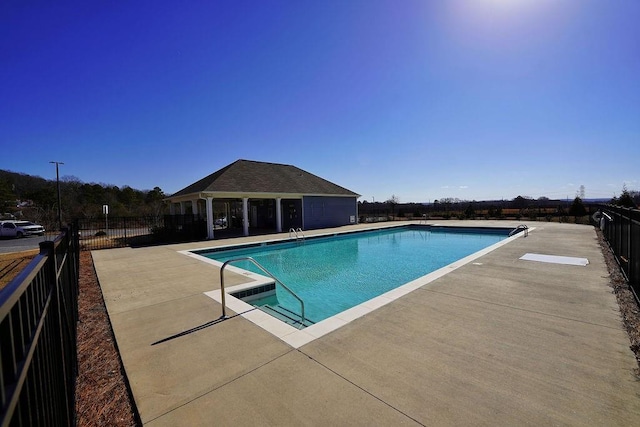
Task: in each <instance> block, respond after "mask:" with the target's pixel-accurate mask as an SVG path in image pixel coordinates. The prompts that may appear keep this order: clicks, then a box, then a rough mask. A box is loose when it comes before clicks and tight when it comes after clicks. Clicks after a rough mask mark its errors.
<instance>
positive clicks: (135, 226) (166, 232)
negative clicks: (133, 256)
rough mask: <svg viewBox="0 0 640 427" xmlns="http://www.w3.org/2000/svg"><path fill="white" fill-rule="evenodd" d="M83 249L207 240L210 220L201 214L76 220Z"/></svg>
mask: <svg viewBox="0 0 640 427" xmlns="http://www.w3.org/2000/svg"><path fill="white" fill-rule="evenodd" d="M75 227H76V228H77V230H78V233H79V235H80V249H82V250H95V249H109V248H123V247H127V246H144V245H150V244H159V243H176V242H186V241H193V240H203V239H206V237H207V229H206V228H207V227H206V219H205V218H203V217H201V216H200V215H190V214H187V215H165V216H162V217H116V218H111V217H109V218H82V219H77V220H76V221H75Z"/></svg>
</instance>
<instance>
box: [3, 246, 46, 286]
mask: <svg viewBox="0 0 640 427" xmlns="http://www.w3.org/2000/svg"><path fill="white" fill-rule="evenodd" d="M38 252H39V250H38V249H31V250H28V251H22V252H11V253H8V254H0V290H2V289H4V287H5V286H7V285H8V284H9V282H11V280H13V278H14V277H16V276H17V275H18V273H20V272H21V271H22V270H23V269H24V268H25V267H26V266H27V264H28V263H29V261H31V260H32V259H33V258H34V257H35V256H36V255H38Z"/></svg>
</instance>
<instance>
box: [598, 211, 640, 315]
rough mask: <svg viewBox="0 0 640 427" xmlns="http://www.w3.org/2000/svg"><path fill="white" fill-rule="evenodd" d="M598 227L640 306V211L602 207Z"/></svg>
mask: <svg viewBox="0 0 640 427" xmlns="http://www.w3.org/2000/svg"><path fill="white" fill-rule="evenodd" d="M600 212H601V213H602V214H601V216H599V217H597V218H596V219H597V220H598V226H599V227H600V229H601V230H602V232H603V235H604V237H605V239H607V242H608V243H609V246H610V247H611V250H612V251H613V253H614V254H615V256H616V260H617V261H618V264H620V267H621V269H622V271H623V272H624V274H625V276H626V278H627V280H628V281H629V285H630V286H631V289H632V291H633V293H634V295H635V297H636V301H638V303H639V304H640V298H639V296H640V210H638V209H629V208H623V207H619V206H611V205H602V206H600Z"/></svg>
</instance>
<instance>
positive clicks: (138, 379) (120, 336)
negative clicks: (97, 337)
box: [93, 221, 640, 426]
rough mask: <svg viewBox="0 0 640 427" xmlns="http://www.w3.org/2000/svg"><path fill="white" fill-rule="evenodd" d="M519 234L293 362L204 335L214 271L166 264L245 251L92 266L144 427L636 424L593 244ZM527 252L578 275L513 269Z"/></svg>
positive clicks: (173, 251) (559, 232)
mask: <svg viewBox="0 0 640 427" xmlns="http://www.w3.org/2000/svg"><path fill="white" fill-rule="evenodd" d="M443 223H444V222H443ZM446 224H447V225H462V226H473V225H476V226H501V227H504V226H513V227H515V226H516V225H518V224H517V223H508V222H491V221H478V222H474V221H464V222H456V221H446ZM529 226H530V227H536V229H535V230H534V231H532V232H531V233H530V234H529V237H527V238H518V239H516V240H514V241H513V242H511V243H508V244H507V245H504V246H502V247H500V248H498V249H496V250H495V251H493V252H491V253H489V254H487V255H484V256H482V257H481V258H479V259H477V260H475V261H474V262H473V263H470V264H466V265H464V266H462V267H460V268H458V269H456V270H454V271H452V272H451V273H449V274H447V275H445V276H443V277H441V278H439V279H436V280H435V281H433V282H431V283H429V284H427V285H425V286H423V287H421V288H420V289H418V290H416V291H414V292H412V293H411V294H409V295H406V296H404V297H402V298H400V299H398V300H396V301H394V302H392V303H390V304H388V305H386V306H384V307H381V308H380V309H378V310H376V311H374V312H372V313H370V314H368V315H365V316H364V317H361V318H359V319H356V320H355V321H353V322H351V323H349V324H348V325H346V326H344V327H342V328H341V329H338V330H336V331H334V332H331V333H329V334H327V335H325V336H323V337H321V338H319V339H317V340H315V341H312V342H310V343H309V344H306V345H304V346H302V347H300V348H298V349H294V348H292V347H290V346H289V345H287V344H285V343H284V342H283V341H281V340H280V339H278V338H276V337H274V336H273V335H271V334H270V333H268V332H266V331H264V330H263V329H261V328H259V327H258V326H256V325H254V324H253V323H251V322H249V321H247V320H246V319H244V318H243V317H241V316H237V317H233V318H231V319H228V320H225V321H222V322H218V323H216V322H214V321H215V320H216V319H218V317H219V316H220V314H221V307H220V305H219V304H218V303H216V302H215V301H214V300H212V299H211V298H209V297H207V296H205V295H204V294H203V293H204V292H206V291H210V290H212V289H217V288H219V270H218V269H217V268H216V267H214V266H211V265H209V264H206V263H203V262H200V261H198V260H196V259H193V258H191V257H188V256H185V255H183V254H179V253H177V251H179V250H185V249H192V248H202V247H209V246H216V245H228V244H230V243H234V242H241V241H246V240H247V238H241V239H233V241H231V240H223V241H213V242H201V243H192V244H182V245H171V246H159V247H151V248H138V249H132V248H124V249H111V250H103V251H94V252H93V258H94V263H95V266H96V271H97V273H98V278H99V280H100V285H101V287H102V291H103V294H104V298H105V302H106V305H107V309H108V312H109V316H110V319H111V322H112V325H113V329H114V333H115V336H116V340H117V343H118V347H119V350H120V354H121V356H122V360H123V363H124V367H125V369H126V373H127V376H128V379H129V381H130V383H131V387H132V389H133V394H134V397H135V400H136V405H137V407H138V410H139V412H140V416H141V418H142V421H143V422H144V423H145V424H148V425H151V426H156V425H171V426H174V425H189V426H193V425H230V424H234V425H279V426H280V425H318V424H328V425H400V424H402V425H551V424H553V425H621V426H622V425H624V426H629V425H640V397H639V396H640V382H639V381H638V379H637V378H636V377H635V376H634V373H633V370H634V368H635V367H636V366H637V365H636V362H635V358H634V356H633V354H632V352H631V350H630V349H629V340H628V337H627V335H626V332H625V331H624V330H623V327H622V323H621V319H620V313H619V310H618V306H617V303H616V300H615V296H614V295H613V294H612V292H611V288H610V287H609V286H608V273H607V269H606V266H605V264H604V260H603V257H602V253H601V250H600V248H599V246H598V242H597V239H596V234H595V231H594V230H593V228H592V227H590V226H581V225H571V224H554V223H542V222H532V223H529ZM367 227H371V225H361V226H353V227H343V228H341V229H338V230H340V231H343V230H345V229H349V228H367ZM326 231H327V230H319V231H318V232H319V233H322V232H326ZM305 233H306V234H307V235H309V234H312V232H305ZM274 237H277V236H274V235H271V236H260V237H255V238H250V239H248V240H252V241H255V240H268V239H273V238H274ZM527 252H530V253H539V254H546V255H562V256H573V257H581V258H588V260H589V264H588V265H587V266H586V267H581V266H572V265H560V264H547V263H542V262H534V261H525V260H520V259H519V258H520V257H521V256H522V255H524V254H525V253H527ZM225 278H226V280H225V281H226V282H227V283H228V284H229V285H233V284H238V283H241V282H243V278H242V277H240V276H236V275H234V274H233V273H228V276H227V273H225ZM198 327H201V328H198ZM183 332H186V333H185V334H184V335H182V336H179V337H177V338H173V339H169V340H167V341H164V342H161V343H157V342H158V341H161V340H163V339H166V338H171V337H172V336H174V335H176V334H180V333H183ZM156 343H157V344H156Z"/></svg>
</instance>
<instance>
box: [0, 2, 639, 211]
mask: <svg viewBox="0 0 640 427" xmlns="http://www.w3.org/2000/svg"><path fill="white" fill-rule="evenodd" d="M639 23H640V1H638V0H547V1H545V0H467V1H455V0H432V1H430V0H420V1H411V0H401V1H398V0H389V1H382V0H360V1H355V0H353V1H351V0H328V1H317V0H315V1H301V0H290V1H286V2H278V1H271V0H270V1H256V0H251V1H231V0H229V1H225V2H221V1H171V2H170V1H160V0H156V1H133V0H132V1H123V2H106V1H64V0H60V1H37V0H33V1H22V0H5V1H3V2H1V3H0V146H1V147H2V151H3V154H2V156H1V157H0V168H1V169H9V170H12V171H15V172H22V173H28V174H33V175H39V176H42V177H45V178H52V179H53V178H55V167H54V166H53V165H51V164H49V161H51V160H57V161H62V162H64V163H65V164H64V165H62V166H61V167H60V174H61V176H65V175H71V176H75V177H77V178H79V179H80V180H82V181H84V182H98V183H107V184H113V185H117V186H124V185H129V186H131V187H133V188H136V189H151V188H153V187H156V186H159V187H160V188H162V189H163V190H164V191H165V192H166V193H173V192H175V191H178V190H180V189H181V188H183V187H185V186H187V185H189V184H191V183H192V182H194V181H196V180H197V179H200V178H202V177H204V176H206V175H208V174H210V173H212V172H214V171H216V170H218V169H219V168H221V167H223V166H225V165H227V164H229V163H231V162H233V161H235V160H237V159H241V158H243V159H249V160H260V161H269V162H276V163H286V164H293V165H296V166H298V167H300V168H302V169H305V170H307V171H309V172H312V173H315V174H317V175H320V176H322V177H324V178H326V179H329V180H330V181H333V182H335V183H337V184H340V185H342V186H344V187H347V188H349V189H350V190H353V191H355V192H357V193H359V194H362V197H361V198H360V200H369V201H371V200H372V199H373V198H375V200H376V201H381V200H384V199H387V198H389V197H390V196H391V195H392V194H395V195H396V196H398V197H399V198H400V201H401V202H411V201H416V202H419V201H425V202H426V201H429V200H430V201H433V200H434V199H440V198H444V197H457V198H460V199H466V200H487V199H501V198H505V199H511V198H514V197H516V196H518V195H523V196H529V197H533V198H538V197H540V196H547V197H551V198H565V197H570V198H573V197H575V195H576V192H577V191H578V188H579V186H580V185H584V186H585V190H586V197H611V196H613V195H614V194H617V195H619V194H620V192H621V189H622V186H623V184H626V186H627V187H628V189H630V190H640V24H639ZM10 148H14V149H13V150H11V149H10Z"/></svg>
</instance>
